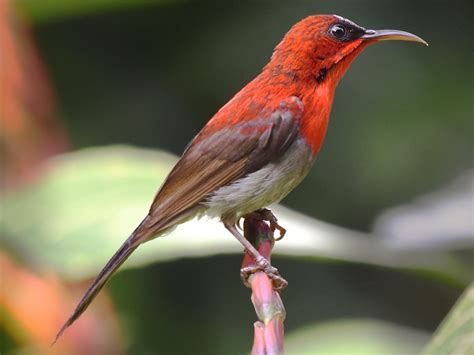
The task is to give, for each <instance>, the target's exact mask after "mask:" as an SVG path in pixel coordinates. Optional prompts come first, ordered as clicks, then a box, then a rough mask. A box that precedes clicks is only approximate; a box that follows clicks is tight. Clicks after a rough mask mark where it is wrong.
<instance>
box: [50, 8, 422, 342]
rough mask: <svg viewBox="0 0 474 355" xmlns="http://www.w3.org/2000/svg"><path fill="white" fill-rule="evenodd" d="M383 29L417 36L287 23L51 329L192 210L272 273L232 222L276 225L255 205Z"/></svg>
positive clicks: (319, 130)
mask: <svg viewBox="0 0 474 355" xmlns="http://www.w3.org/2000/svg"><path fill="white" fill-rule="evenodd" d="M387 39H401V40H408V41H415V42H421V43H425V44H426V42H424V41H423V40H422V39H420V38H419V37H417V36H415V35H413V34H410V33H407V32H403V31H396V30H381V31H373V30H366V29H365V28H363V27H360V26H358V25H356V24H355V23H353V22H351V21H349V20H347V19H344V18H342V17H339V16H335V15H316V16H310V17H308V18H306V19H304V20H302V21H300V22H298V23H297V24H296V25H294V26H293V27H292V28H291V29H290V31H288V33H287V34H286V35H285V37H284V38H283V40H282V41H281V42H280V44H278V46H277V47H276V48H275V51H274V53H273V55H272V57H271V60H270V62H269V63H268V64H267V65H266V66H265V67H264V69H263V71H262V73H261V74H260V75H258V76H257V77H256V78H255V79H254V80H252V81H251V82H250V83H249V84H247V85H246V86H245V87H244V88H243V89H242V90H241V91H239V92H238V93H237V94H236V95H235V96H234V97H233V98H232V99H231V100H230V101H229V102H228V103H227V104H226V105H224V106H223V107H222V108H221V109H220V110H219V111H218V112H217V113H216V114H215V115H214V117H212V119H211V120H210V121H209V122H208V123H207V124H206V126H205V127H204V128H203V129H202V130H201V132H199V134H198V135H197V136H196V137H195V138H194V139H193V141H192V142H191V143H190V144H189V145H188V147H187V148H186V150H185V152H184V153H183V155H182V157H181V158H180V160H179V161H178V162H177V164H176V166H175V167H174V168H173V170H172V171H171V172H170V174H169V175H168V177H167V179H166V180H165V182H164V183H163V185H162V186H161V188H160V190H159V191H158V193H157V195H156V197H155V199H154V201H153V204H152V205H151V207H150V211H149V213H148V215H147V216H146V217H145V219H144V220H143V221H142V223H140V225H139V226H138V227H137V228H136V229H135V231H134V232H133V233H132V234H131V235H130V237H129V238H128V239H127V240H126V241H125V243H124V244H123V245H122V246H121V248H120V249H119V250H118V251H117V252H116V253H115V255H114V256H113V257H112V258H111V260H110V261H109V262H108V263H107V265H106V266H105V267H104V269H103V270H102V271H101V272H100V274H99V276H98V277H97V278H96V280H95V281H94V282H93V283H92V285H91V286H90V288H89V289H88V290H87V292H86V294H85V295H84V297H83V298H82V300H81V301H80V302H79V304H78V306H77V308H76V309H75V311H74V312H73V314H72V315H71V317H70V318H69V319H68V321H67V322H66V323H65V325H64V326H63V327H62V328H61V330H60V331H59V333H58V335H57V337H59V336H60V335H61V334H62V332H63V331H64V330H65V329H66V328H67V327H68V326H69V325H71V324H72V323H73V322H74V321H75V320H76V319H77V318H78V317H79V316H80V315H81V314H82V312H84V311H85V309H86V308H87V307H88V305H89V304H90V302H91V301H92V300H93V299H94V297H95V296H96V295H97V293H98V292H99V291H100V289H101V288H102V287H103V286H104V284H105V283H106V282H107V280H108V279H109V278H110V277H111V275H112V274H113V273H114V271H115V270H116V269H117V268H118V267H119V266H120V265H121V264H122V263H123V262H124V261H125V260H126V258H127V257H128V256H129V255H130V254H131V253H132V252H133V251H134V250H135V249H136V248H137V247H138V246H139V245H140V244H142V243H144V242H146V241H149V240H151V239H153V238H155V237H158V236H161V235H163V234H165V233H166V232H167V231H169V230H170V229H171V228H173V227H175V226H176V225H177V224H179V223H183V222H185V221H187V220H189V219H191V218H193V217H196V216H201V215H208V216H210V217H217V218H220V220H221V221H222V222H223V223H224V225H225V226H226V228H227V229H228V230H229V231H230V232H231V233H232V234H233V235H234V236H235V237H236V238H237V239H238V240H239V241H240V242H241V243H242V244H243V246H244V247H245V249H246V252H247V253H249V254H250V255H251V256H252V257H253V258H254V259H255V261H256V264H257V267H260V268H261V269H263V270H264V271H265V272H267V273H268V274H269V275H270V276H271V277H272V278H273V279H274V280H276V281H279V282H282V281H283V280H282V279H281V278H280V277H279V275H278V273H277V270H276V269H275V268H273V267H271V265H270V264H269V262H268V261H267V260H266V259H264V258H263V257H262V256H261V255H260V254H259V253H258V251H257V250H255V248H254V247H253V246H252V245H251V244H250V243H249V242H248V241H247V240H246V239H245V238H244V237H243V236H242V235H241V234H240V232H239V231H238V230H237V228H236V224H237V222H238V220H239V219H240V218H241V217H245V215H248V214H250V213H251V214H252V216H254V217H255V215H257V216H261V218H262V219H265V220H268V221H269V222H270V224H271V225H272V227H276V228H279V226H278V225H277V224H276V219H275V218H274V216H273V215H271V213H269V211H268V210H262V208H264V207H266V206H268V205H269V204H271V203H275V202H278V201H280V200H281V199H282V198H283V197H285V196H286V194H288V193H289V192H290V191H291V190H292V189H293V188H295V187H296V186H297V185H298V184H299V182H300V181H301V180H302V179H303V178H304V177H305V176H306V174H307V173H308V171H309V169H310V167H311V165H312V163H313V161H314V159H315V157H316V154H317V153H318V151H319V149H320V147H321V144H322V142H323V139H324V136H325V134H326V129H327V125H328V120H329V115H330V112H331V106H332V101H333V98H334V91H335V88H336V86H337V84H338V82H339V80H340V79H341V78H342V76H343V75H344V73H345V72H346V71H347V69H348V68H349V66H350V64H351V62H352V61H353V60H354V59H355V58H356V57H357V55H358V54H359V53H360V52H361V51H362V50H363V49H364V48H365V47H366V46H367V45H369V44H371V43H374V42H376V41H379V40H387ZM56 339H57V338H56Z"/></svg>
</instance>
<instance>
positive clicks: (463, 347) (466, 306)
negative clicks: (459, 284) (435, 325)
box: [423, 284, 474, 355]
mask: <svg viewBox="0 0 474 355" xmlns="http://www.w3.org/2000/svg"><path fill="white" fill-rule="evenodd" d="M473 334H474V284H471V285H470V286H469V287H468V288H467V289H466V291H465V292H464V294H463V295H462V296H461V297H460V299H459V300H458V302H456V304H455V305H454V307H453V309H452V310H451V312H449V314H448V316H447V317H446V319H445V320H444V321H443V323H442V324H441V325H440V327H439V329H438V330H437V331H436V332H435V334H434V336H433V339H432V340H431V341H430V343H429V344H428V346H427V347H426V348H425V349H424V350H423V354H424V355H444V354H473V353H474V338H473Z"/></svg>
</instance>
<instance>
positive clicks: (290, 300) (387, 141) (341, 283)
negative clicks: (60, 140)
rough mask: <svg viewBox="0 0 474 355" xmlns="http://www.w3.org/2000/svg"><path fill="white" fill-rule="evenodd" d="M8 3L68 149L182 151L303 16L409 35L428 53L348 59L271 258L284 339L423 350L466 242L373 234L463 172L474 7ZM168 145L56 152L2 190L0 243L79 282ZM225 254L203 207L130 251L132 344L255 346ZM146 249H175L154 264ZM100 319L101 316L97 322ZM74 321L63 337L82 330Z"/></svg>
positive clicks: (122, 314)
mask: <svg viewBox="0 0 474 355" xmlns="http://www.w3.org/2000/svg"><path fill="white" fill-rule="evenodd" d="M12 3H13V4H14V5H15V6H16V7H17V9H18V10H19V12H21V14H22V15H23V17H24V18H25V20H26V21H27V22H29V23H30V24H31V30H32V33H33V35H34V38H35V40H36V45H37V47H38V50H39V53H41V56H42V57H43V59H44V64H45V66H46V67H47V69H48V71H49V74H50V80H51V81H52V83H53V86H54V87H55V89H56V93H57V95H58V104H59V110H58V111H59V112H60V117H62V118H63V121H64V125H65V127H66V129H67V133H68V135H69V137H70V141H71V142H70V144H71V147H72V148H73V149H74V150H75V149H78V148H88V147H90V146H97V145H109V144H116V143H120V144H123V143H125V144H131V145H138V146H142V147H143V146H145V147H153V148H159V149H162V150H167V151H171V152H173V153H175V154H179V153H181V152H182V150H183V147H184V146H185V145H186V143H187V142H188V141H189V140H190V139H191V137H193V136H194V135H195V134H196V133H197V132H198V130H199V129H200V128H201V127H202V126H203V124H204V123H205V122H206V121H207V120H208V119H209V118H210V117H211V116H212V114H214V113H215V112H216V110H217V109H218V108H219V107H220V106H222V104H224V103H225V102H226V101H227V100H228V99H229V98H230V97H231V96H232V95H233V94H234V93H235V92H236V91H237V90H239V89H240V88H241V87H242V86H243V85H245V83H247V82H248V81H249V80H251V78H253V77H254V76H255V75H256V74H258V73H259V71H260V69H261V67H262V66H263V65H264V64H265V63H266V62H267V61H268V58H269V57H270V54H271V51H272V48H273V47H274V46H275V45H276V44H277V43H278V41H279V40H280V39H281V37H282V36H283V34H284V33H285V32H286V31H287V30H288V28H289V27H290V26H291V25H292V24H293V23H295V22H296V21H298V20H299V19H301V18H303V17H305V16H308V15H310V14H314V13H337V14H339V15H342V16H344V17H348V18H350V19H352V20H354V21H356V22H357V23H360V24H361V25H365V26H367V27H371V28H399V29H404V30H408V31H410V32H413V33H416V34H418V35H420V36H421V37H423V38H424V39H426V40H427V41H428V42H429V43H430V47H429V48H423V47H421V46H420V47H418V46H413V45H410V44H407V43H382V44H380V45H377V46H374V47H373V48H369V49H368V50H367V51H366V52H365V53H363V54H362V55H361V57H360V59H358V60H357V61H356V62H355V63H354V64H353V66H352V68H351V69H350V70H349V72H348V74H347V76H346V77H345V78H344V79H343V81H342V83H341V85H340V87H339V89H338V91H337V93H336V97H335V102H334V107H333V113H332V120H331V124H330V127H329V130H328V136H327V138H326V141H325V144H324V148H323V150H322V151H321V153H320V155H319V158H318V161H317V163H316V166H315V168H314V169H313V170H312V172H311V174H310V176H308V178H307V179H306V180H305V181H304V182H303V184H302V185H301V186H300V187H299V188H298V189H296V190H295V191H294V192H293V193H292V194H291V195H290V196H289V197H288V198H287V199H286V200H285V201H284V203H285V204H286V205H287V206H289V207H291V208H293V209H295V210H298V211H301V212H304V213H305V214H306V215H309V216H311V217H312V218H308V217H302V216H301V215H299V214H295V213H294V212H292V211H288V210H287V209H277V214H278V215H279V216H280V214H281V215H282V216H283V218H282V223H283V222H284V223H283V224H284V225H285V226H286V227H287V228H288V231H289V234H288V236H287V237H286V238H285V239H284V240H283V241H282V242H281V243H280V244H278V246H277V251H280V252H281V253H282V254H284V255H287V256H291V257H290V258H288V257H286V258H282V257H278V255H277V256H276V257H275V258H274V260H273V261H274V263H275V265H276V266H277V267H279V269H280V270H281V271H282V273H283V275H284V276H285V277H286V278H287V279H288V280H289V282H290V286H289V287H288V289H287V290H285V292H284V293H283V300H284V302H285V306H286V309H287V312H288V317H287V320H286V322H285V325H286V327H287V333H288V338H289V342H288V348H287V350H288V352H289V353H290V351H291V350H292V349H297V350H298V351H305V349H315V351H320V352H326V353H331V352H335V351H339V352H341V351H343V352H347V353H357V352H359V353H364V354H365V353H370V352H372V353H377V352H379V353H380V351H387V352H388V353H390V351H392V352H393V353H394V354H395V353H396V351H397V349H399V350H400V351H404V352H407V353H409V352H410V351H412V350H413V351H417V350H418V349H421V347H422V345H423V342H426V340H427V335H426V334H428V333H431V332H433V331H434V329H436V327H437V326H438V324H439V322H440V321H441V320H442V319H443V318H444V316H445V315H446V313H447V312H448V310H449V309H450V308H451V306H452V305H453V303H454V302H455V300H456V299H457V298H458V296H459V295H460V293H461V287H460V286H464V285H465V284H466V283H467V281H468V280H469V279H472V275H470V274H469V269H468V267H469V265H471V264H470V263H472V251H473V248H472V246H470V245H469V244H465V245H463V247H462V248H461V247H459V244H458V245H457V246H456V247H453V246H452V245H448V244H449V243H448V244H447V245H445V246H444V247H443V248H441V249H440V250H438V251H437V252H436V253H435V252H433V251H429V250H424V248H421V249H420V250H418V251H416V250H412V249H410V247H407V248H405V249H404V250H402V249H400V250H395V249H393V248H391V247H390V245H389V243H385V241H384V240H383V239H382V240H380V239H378V238H377V236H373V235H371V234H370V233H367V232H368V231H370V230H371V225H372V223H373V221H374V219H375V218H376V216H378V215H379V214H380V213H381V212H383V211H384V210H385V209H386V208H390V207H393V206H396V205H399V204H401V203H403V204H407V203H408V202H409V201H411V200H412V199H414V198H416V197H417V196H419V195H423V194H425V193H427V192H431V191H433V190H435V189H437V188H438V187H439V186H440V185H442V184H444V183H446V182H447V181H449V180H451V179H452V178H454V177H456V176H458V175H459V174H460V173H461V172H463V171H465V170H467V169H469V168H471V167H472V148H473V147H472V97H471V96H472V78H471V77H470V76H469V75H467V73H466V70H468V68H470V66H471V63H472V61H473V59H474V58H473V54H474V51H473V45H472V40H471V38H470V36H469V33H470V29H471V28H472V24H471V22H472V21H471V14H472V12H473V11H472V10H473V4H472V2H470V1H468V0H454V1H451V2H449V4H447V3H446V2H444V1H428V0H424V1H417V2H413V1H409V0H404V1H397V2H394V1H391V0H361V1H357V2H356V1H350V0H343V1H340V2H338V3H337V4H335V3H330V2H310V1H306V0H299V1H291V2H290V1H239V2H214V1H187V2H184V1H171V0H166V1H165V0H156V1H144V0H137V1H130V0H119V1H111V0H94V1H92V0H85V1H77V0H70V1H54V0H41V1H36V0H18V1H12ZM19 48H21V46H20V47H19ZM24 55H25V56H28V54H26V52H25V54H24ZM25 58H26V57H25ZM22 59H23V58H22ZM25 78H26V79H24V80H26V81H25V83H26V84H28V80H31V76H25ZM25 87H29V86H28V85H26V86H25ZM34 97H42V95H41V92H37V93H36V94H35V95H34ZM23 104H24V105H28V102H24V103H23ZM33 114H34V113H33ZM173 159H174V158H172V157H171V156H169V155H166V154H163V153H159V152H157V151H143V150H129V149H125V148H118V147H114V148H108V150H95V149H87V150H82V151H79V152H76V153H73V154H67V155H63V156H61V157H57V158H55V159H53V160H50V162H49V163H48V164H46V165H45V166H47V167H49V170H48V172H47V173H46V174H45V175H43V176H42V177H41V178H40V179H39V180H37V181H36V182H35V183H34V184H32V185H30V186H26V187H25V188H21V189H18V190H17V191H11V192H9V194H8V196H6V197H3V198H2V200H1V202H0V203H1V205H0V208H1V209H2V214H1V216H0V220H1V233H2V240H1V245H2V248H3V249H5V250H8V252H9V255H8V256H9V257H14V258H15V259H16V260H17V261H21V262H22V266H19V268H22V267H25V266H28V269H29V272H34V273H37V274H38V275H37V276H38V280H40V281H41V282H43V281H44V280H45V279H47V277H46V276H45V275H48V274H49V272H53V274H56V272H57V273H59V274H60V275H61V277H62V280H82V279H83V278H85V277H86V278H87V277H90V276H91V275H93V274H94V273H95V272H97V271H98V269H99V268H100V267H101V266H102V264H103V263H104V262H105V261H106V259H107V258H108V257H109V256H110V255H109V254H110V253H111V252H112V251H113V250H114V249H115V248H116V247H117V246H118V245H119V244H120V243H121V241H122V240H123V239H124V238H125V237H126V235H127V233H129V232H131V230H132V229H133V227H134V226H135V224H136V223H138V222H139V221H140V218H142V217H143V215H144V214H145V213H146V208H147V204H148V203H149V202H151V199H152V198H153V194H154V193H155V191H156V189H157V188H158V186H159V182H160V181H162V179H163V178H164V176H165V174H166V172H167V171H168V169H169V166H170V165H171V164H172V161H173ZM153 162H155V163H153ZM35 168H36V166H35ZM315 218H317V219H318V220H324V221H327V222H329V223H331V224H328V223H323V222H321V221H318V220H316V219H315ZM335 225H339V226H343V227H336V226H335ZM355 230H363V231H365V232H364V233H362V232H356V231H355ZM196 231H199V234H204V235H203V236H202V235H196V234H198V233H195V232H196ZM382 237H383V236H382ZM219 238H220V239H219ZM414 238H416V235H414ZM446 240H448V241H449V238H446ZM414 244H416V243H414ZM427 249H430V248H427ZM235 251H238V245H237V244H236V242H235V241H233V240H232V238H231V237H230V236H228V235H227V234H226V232H225V231H224V229H223V228H222V227H221V226H218V224H217V223H213V222H205V221H201V222H199V224H194V223H190V224H189V225H185V226H183V227H182V228H179V229H178V230H177V231H176V232H175V233H174V235H171V236H169V238H163V240H159V241H153V242H150V243H149V244H147V245H145V246H143V247H142V248H140V249H139V251H138V253H137V255H136V256H133V257H132V258H131V260H130V262H129V263H127V264H126V265H125V266H131V265H146V266H143V267H142V268H140V269H130V268H129V269H125V271H124V272H121V273H119V274H118V275H117V276H116V277H115V278H114V279H113V280H112V282H111V283H110V285H109V290H110V291H111V296H112V300H113V302H114V304H115V305H116V308H117V315H118V318H119V320H120V324H121V327H122V329H123V334H124V339H123V343H124V346H125V348H126V351H127V352H128V353H131V354H132V353H139V354H145V353H156V352H161V353H206V354H212V353H214V354H222V353H229V352H231V353H243V352H246V351H248V349H250V346H251V333H252V329H251V322H252V320H253V319H254V314H253V310H252V309H251V306H250V302H249V301H248V296H249V295H248V291H247V290H245V289H244V288H243V287H242V286H241V285H240V283H239V277H238V267H239V265H240V262H241V256H236V255H218V256H215V254H217V253H222V252H225V253H233V252H235ZM183 256H187V257H190V258H186V259H180V258H181V257H183ZM204 256H206V257H204ZM197 257H199V259H197ZM176 258H179V259H176ZM157 259H159V260H168V261H169V262H167V263H158V264H148V262H150V261H156V260H157ZM348 262H350V263H348ZM387 267H389V268H387ZM407 270H409V271H414V272H410V273H407V272H405V271H407ZM2 272H4V270H3V269H2ZM427 275H428V276H432V277H430V278H426V276H427ZM420 276H423V277H420ZM2 277H3V276H2ZM55 277H57V276H55ZM20 282H22V281H20V280H18V283H20ZM46 284H47V283H46ZM18 286H22V285H18ZM76 287H77V285H76ZM84 287H85V285H84V284H80V285H79V289H80V290H83V289H84ZM2 292H5V291H4V290H2ZM31 293H32V294H33V292H31ZM24 294H26V295H27V294H28V293H24ZM61 297H62V296H61ZM38 300H39V299H38ZM0 301H1V300H0ZM45 302H46V301H45ZM0 303H1V302H0ZM0 307H3V308H2V309H1V311H2V316H3V313H4V312H5V308H4V307H5V304H3V303H1V304H0ZM100 309H101V308H100V307H99V306H97V308H95V305H94V306H93V307H92V309H91V310H89V311H88V312H89V313H90V314H91V315H95V314H100ZM27 310H28V312H29V308H25V309H24V311H25V312H27ZM61 312H62V313H64V315H63V316H64V318H65V317H66V313H67V312H65V311H61ZM97 312H98V313H97ZM25 314H26V313H25ZM95 318H96V321H97V322H99V323H94V326H99V327H100V328H101V329H108V328H107V326H108V325H107V322H106V321H104V320H101V318H100V317H95ZM361 318H364V319H371V320H362V321H361ZM229 319H231V320H232V321H231V322H229ZM334 319H344V320H343V321H334ZM372 319H373V320H372ZM375 319H379V320H380V321H376V320H375ZM382 320H383V321H382ZM101 321H103V323H100V322H101ZM81 322H82V321H79V323H78V325H75V327H80V326H81V325H80V324H81ZM82 324H85V323H82ZM447 324H451V323H447ZM463 329H464V328H463ZM0 330H1V331H0V338H1V339H2V346H4V347H5V349H2V353H3V352H5V353H15V352H16V351H18V352H21V350H17V348H16V347H15V344H19V342H18V341H17V338H16V337H15V336H14V335H17V334H16V333H15V331H12V330H9V331H8V332H7V331H6V330H5V329H4V328H3V327H2V328H1V329H0ZM442 333H443V332H442ZM292 334H293V335H292ZM343 334H344V336H343ZM52 335H53V334H51V336H52ZM72 335H73V334H69V335H68V334H66V337H65V338H64V340H62V341H65V342H67V341H70V340H71V339H74V341H77V339H76V338H74V337H73V336H72ZM357 335H359V336H357ZM4 338H5V340H4ZM13 339H15V340H13ZM68 339H69V340H68ZM82 339H83V341H84V344H85V343H86V342H87V339H85V338H82ZM183 339H185V340H186V341H183ZM313 339H319V340H320V341H318V342H316V344H314V343H312V342H311V340H313ZM338 340H339V341H338ZM382 342H383V344H382ZM20 343H21V342H20ZM346 343H348V344H351V347H350V348H341V347H342V346H344V345H345V344H346ZM4 344H6V345H4ZM451 344H452V343H451ZM21 345H22V346H24V347H28V345H29V344H26V342H25V343H21ZM306 346H307V347H306ZM382 346H383V348H382ZM404 346H406V347H404ZM304 347H306V348H304ZM33 348H34V347H33ZM380 349H382V350H380ZM295 351H296V350H295Z"/></svg>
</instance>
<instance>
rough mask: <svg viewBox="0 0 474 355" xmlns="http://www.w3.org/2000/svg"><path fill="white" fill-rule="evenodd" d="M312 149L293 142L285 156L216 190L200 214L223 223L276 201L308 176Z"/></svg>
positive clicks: (300, 141) (206, 201)
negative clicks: (218, 218)
mask: <svg viewBox="0 0 474 355" xmlns="http://www.w3.org/2000/svg"><path fill="white" fill-rule="evenodd" d="M311 160H312V159H311V149H310V147H309V146H308V144H307V143H306V142H305V141H304V139H302V138H299V139H296V140H295V141H294V142H293V144H292V145H291V146H290V147H289V148H288V150H287V151H286V152H285V153H284V155H283V156H282V157H281V158H279V159H277V160H275V161H273V162H270V163H269V164H267V165H265V166H264V167H263V168H261V169H259V170H257V171H255V172H253V173H251V174H249V175H246V176H244V177H242V178H240V179H238V180H236V181H234V182H233V183H231V184H230V185H227V186H223V187H221V188H219V189H218V190H216V191H215V192H214V193H213V194H212V195H211V196H210V197H208V198H207V199H206V200H205V201H204V202H202V203H201V205H203V206H205V207H206V209H205V210H204V211H203V214H204V215H206V216H209V217H220V218H221V219H222V220H237V219H238V218H240V217H241V216H243V215H245V214H248V213H250V212H253V211H255V210H258V209H260V208H263V207H266V206H268V205H271V204H273V203H277V202H279V201H280V200H281V199H283V198H284V197H285V196H286V195H287V194H288V193H289V192H290V191H291V190H293V189H294V188H295V187H296V186H297V185H298V184H299V183H300V182H301V180H302V179H303V178H304V177H305V176H306V175H307V174H308V171H309V169H310V167H311V165H312V164H311Z"/></svg>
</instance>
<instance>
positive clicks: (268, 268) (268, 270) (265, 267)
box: [240, 257, 288, 291]
mask: <svg viewBox="0 0 474 355" xmlns="http://www.w3.org/2000/svg"><path fill="white" fill-rule="evenodd" d="M258 271H263V272H264V273H265V274H266V275H267V276H268V277H269V278H270V279H271V280H272V284H273V288H274V289H275V290H277V291H280V290H283V289H284V288H285V287H286V286H288V281H286V280H285V279H284V278H283V277H281V275H280V273H279V272H278V269H277V268H276V267H273V266H272V265H271V264H270V262H269V261H268V260H267V259H265V258H264V257H261V258H259V259H258V260H256V264H255V265H251V266H246V267H243V268H242V269H240V278H241V279H242V282H243V284H244V285H245V286H246V287H248V288H251V287H252V285H251V284H250V282H249V278H250V276H251V275H252V274H255V273H256V272H258Z"/></svg>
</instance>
